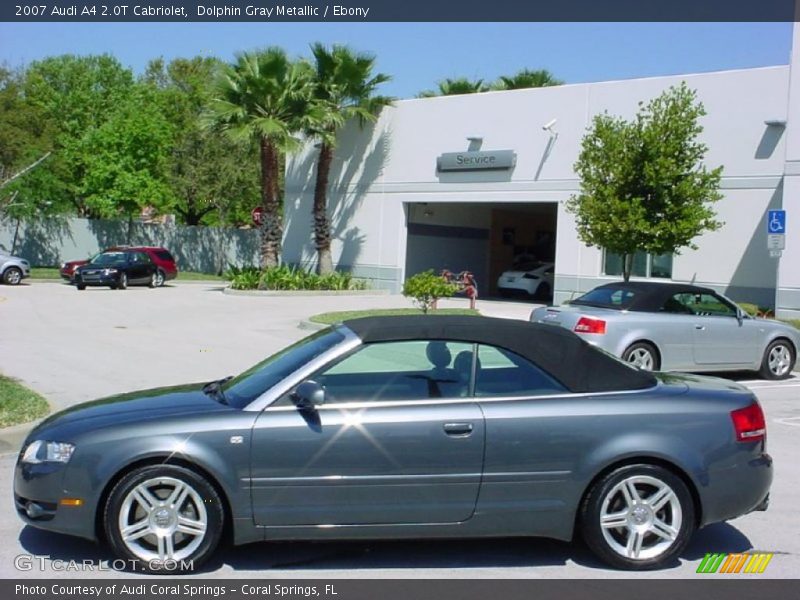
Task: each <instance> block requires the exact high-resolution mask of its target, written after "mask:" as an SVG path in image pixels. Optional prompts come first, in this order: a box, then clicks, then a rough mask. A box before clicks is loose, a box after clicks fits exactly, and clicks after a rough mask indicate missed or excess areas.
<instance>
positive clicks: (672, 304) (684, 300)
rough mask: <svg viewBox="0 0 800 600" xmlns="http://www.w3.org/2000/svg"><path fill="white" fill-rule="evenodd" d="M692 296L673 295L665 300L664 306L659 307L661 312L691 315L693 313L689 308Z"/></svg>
mask: <svg viewBox="0 0 800 600" xmlns="http://www.w3.org/2000/svg"><path fill="white" fill-rule="evenodd" d="M691 297H692V294H675V295H673V296H670V297H669V298H667V300H666V302H664V306H662V307H661V312H667V313H672V314H678V315H693V314H694V311H693V310H692V308H691V304H692V300H691Z"/></svg>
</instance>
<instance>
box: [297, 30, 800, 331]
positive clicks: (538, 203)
mask: <svg viewBox="0 0 800 600" xmlns="http://www.w3.org/2000/svg"><path fill="white" fill-rule="evenodd" d="M681 81H685V82H686V83H687V84H688V85H689V87H691V88H693V89H695V90H697V93H698V97H699V99H700V100H701V101H702V102H703V104H704V105H705V108H706V110H707V112H708V115H707V116H706V117H705V118H704V119H703V120H702V125H703V126H704V132H703V134H702V139H703V141H705V143H706V144H707V145H708V146H709V151H708V153H707V155H706V164H707V165H708V166H709V167H712V168H713V167H716V166H719V165H722V166H724V172H723V177H722V182H721V192H722V193H723V195H724V198H723V199H722V200H720V201H719V202H718V203H716V204H715V205H714V206H715V210H716V211H717V215H718V218H719V219H720V220H722V221H724V223H725V225H724V227H723V228H722V229H720V230H719V231H716V232H713V233H707V234H705V235H703V236H701V237H699V238H697V239H696V240H695V243H696V244H697V246H698V249H697V250H689V249H685V250H683V251H681V254H679V255H677V254H676V255H675V256H674V257H671V260H670V257H661V258H655V260H654V259H653V257H649V258H648V257H640V260H639V262H638V264H637V269H636V271H637V273H638V275H639V276H644V277H657V276H660V277H664V278H665V280H672V281H682V282H694V283H697V284H702V285H708V286H710V287H713V288H716V289H718V290H720V291H722V292H724V293H726V294H727V295H729V296H730V297H732V298H734V299H736V300H740V301H749V302H755V303H757V304H760V305H765V306H773V305H777V307H778V310H779V311H780V313H781V314H782V315H786V316H795V317H798V316H800V260H798V258H800V253H798V251H797V248H798V244H800V241H798V240H800V113H799V112H798V109H800V25H798V24H797V23H795V25H794V45H793V54H792V61H791V64H790V65H784V66H776V67H767V68H758V69H746V70H738V71H725V72H717V73H702V74H691V75H682V76H673V77H656V78H647V79H636V80H627V81H612V82H603V83H592V84H576V85H563V86H558V87H552V88H541V89H530V90H518V91H508V92H489V93H484V94H471V95H464V96H448V97H439V98H427V99H414V100H403V101H398V102H396V103H395V104H394V105H393V106H392V107H391V108H388V109H386V110H384V111H383V112H382V114H381V116H380V118H379V120H378V121H377V123H375V124H374V125H371V126H367V127H365V128H364V129H360V128H359V127H357V126H355V125H354V126H352V127H349V128H348V129H346V130H345V131H344V132H343V134H342V137H341V141H340V144H339V146H338V148H337V150H336V158H335V160H334V164H333V169H332V173H331V185H330V190H329V210H330V216H331V220H332V227H333V232H334V237H335V241H334V244H333V255H334V256H333V257H334V264H336V265H338V266H339V267H340V268H348V269H352V271H353V273H354V274H355V275H356V276H359V277H365V278H369V279H371V280H372V281H373V285H374V286H375V287H383V288H389V289H391V290H394V291H397V290H399V289H400V287H401V286H402V282H403V281H404V280H405V278H406V277H408V276H410V275H413V274H414V273H417V272H419V271H422V270H424V269H427V268H433V269H436V270H440V269H444V268H447V269H449V270H451V271H461V270H469V271H472V272H473V273H475V275H476V277H477V279H478V283H479V288H480V290H481V294H482V295H483V296H485V295H487V294H488V293H491V292H492V291H493V290H494V284H495V282H496V280H497V277H498V276H499V274H500V273H501V272H502V271H503V270H505V269H507V268H509V266H510V264H511V262H512V260H513V257H514V255H515V254H519V253H532V254H536V255H538V256H539V257H540V258H548V256H546V255H547V254H548V253H552V258H553V259H554V260H555V272H556V276H555V283H554V290H553V291H554V301H555V302H556V303H558V302H560V301H562V300H564V299H567V298H569V297H571V296H573V295H574V294H575V293H576V292H579V291H583V290H587V289H591V288H592V287H594V286H596V285H598V284H600V283H602V282H605V281H610V280H615V279H619V277H618V275H617V273H618V271H616V270H615V264H614V263H615V261H614V257H606V256H605V255H604V253H603V251H602V250H601V249H597V248H589V247H587V246H585V245H584V244H583V243H581V242H580V241H579V240H578V238H577V235H576V231H575V226H574V221H573V218H572V216H571V215H570V214H569V213H567V212H566V211H565V202H566V200H568V199H569V197H570V196H571V195H573V194H575V193H577V192H578V190H579V182H578V180H577V177H576V175H575V173H574V171H573V164H574V163H575V160H576V158H577V156H578V153H579V150H580V142H581V138H582V136H583V134H584V133H585V131H586V129H587V127H588V126H589V125H590V123H591V119H592V117H593V115H596V114H598V113H602V112H604V111H607V112H608V113H610V114H612V115H619V116H622V117H626V118H630V117H632V116H633V115H634V114H635V112H636V110H637V108H638V103H639V102H640V101H645V102H646V101H647V100H649V99H651V98H653V97H655V96H657V95H659V94H660V93H661V92H663V91H664V90H665V89H667V88H669V87H670V86H673V85H676V84H679V83H680V82H681ZM554 120H555V124H554V125H553V126H552V127H551V129H550V130H546V129H543V126H545V125H547V124H549V123H551V122H553V121H554ZM556 134H557V135H556ZM479 144H480V152H479V153H476V154H466V155H465V156H466V158H467V160H470V159H473V160H474V161H475V162H477V163H478V164H472V165H468V166H470V167H472V168H471V169H470V170H463V169H462V168H463V167H464V166H465V165H463V164H460V165H459V164H450V163H456V161H457V158H456V155H455V154H450V153H460V154H462V155H464V152H466V151H468V150H469V149H470V148H472V149H473V150H474V149H476V148H477V147H478V145H479ZM470 145H471V146H470ZM500 151H510V152H505V153H503V152H500ZM315 156H316V150H315V149H314V148H313V147H309V148H307V149H306V151H305V152H304V153H301V154H299V155H297V156H295V157H294V158H293V159H292V160H291V161H290V163H289V165H288V169H287V177H286V219H287V226H286V236H285V242H284V259H285V260H286V261H287V262H293V263H304V264H308V265H310V264H313V263H314V261H315V251H314V245H313V240H312V238H311V236H310V234H309V232H310V231H311V207H312V197H313V189H314V159H315ZM492 161H494V162H492ZM487 167H491V168H487ZM452 168H455V169H458V170H450V169H452ZM780 208H783V209H786V211H787V215H788V216H787V232H786V249H785V250H784V253H783V257H782V258H781V259H780V260H778V259H776V258H773V257H771V256H770V253H769V251H768V249H767V224H766V220H767V211H768V210H770V209H780ZM776 282H777V283H778V289H777V293H776Z"/></svg>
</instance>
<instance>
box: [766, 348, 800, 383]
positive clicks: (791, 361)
mask: <svg viewBox="0 0 800 600" xmlns="http://www.w3.org/2000/svg"><path fill="white" fill-rule="evenodd" d="M796 360H797V351H796V349H795V347H794V346H793V345H792V343H791V342H790V341H789V340H784V339H779V340H775V341H773V342H772V343H771V344H770V345H769V346H767V349H766V350H765V351H764V357H763V358H762V359H761V369H759V371H758V373H759V375H761V377H763V378H764V379H772V380H776V379H788V378H789V377H791V375H792V371H793V370H794V366H795V361H796Z"/></svg>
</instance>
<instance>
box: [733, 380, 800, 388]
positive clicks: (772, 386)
mask: <svg viewBox="0 0 800 600" xmlns="http://www.w3.org/2000/svg"><path fill="white" fill-rule="evenodd" d="M739 383H742V384H744V385H747V383H746V382H744V381H740V382H739ZM747 387H749V388H750V389H751V390H770V389H775V388H796V387H800V382H798V383H795V382H791V383H784V384H780V383H776V384H773V385H747Z"/></svg>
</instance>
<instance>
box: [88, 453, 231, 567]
mask: <svg viewBox="0 0 800 600" xmlns="http://www.w3.org/2000/svg"><path fill="white" fill-rule="evenodd" d="M176 494H177V496H176ZM171 500H175V501H177V504H176V503H170V501H171ZM224 521H225V511H224V508H223V505H222V500H221V499H220V497H219V494H217V491H216V490H215V489H214V486H213V485H211V484H210V483H209V482H208V481H207V480H206V479H205V478H204V477H202V476H201V475H199V474H197V473H195V472H194V471H192V470H191V469H188V468H186V467H181V466H177V465H151V466H146V467H141V468H139V469H135V470H133V471H131V472H130V473H128V474H126V475H125V476H123V477H122V479H120V481H119V482H118V483H117V484H116V485H115V486H114V488H113V489H112V490H111V493H110V494H109V496H108V501H107V502H106V505H105V508H104V512H103V526H104V528H105V529H104V531H105V535H106V540H107V541H108V543H109V545H110V546H111V549H112V550H113V551H114V553H115V554H116V555H117V556H119V557H120V558H121V559H123V560H125V561H128V562H127V564H129V565H130V566H132V568H133V570H136V571H144V572H148V573H162V574H164V573H169V574H174V573H180V572H182V571H183V570H197V568H198V567H199V566H200V565H201V564H202V563H204V562H205V561H206V560H207V559H208V558H209V557H210V556H211V555H212V554H213V553H214V550H215V549H216V548H217V546H218V545H219V542H220V539H221V538H222V532H223V527H224ZM123 531H127V534H124V533H123ZM184 567H188V569H184Z"/></svg>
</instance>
